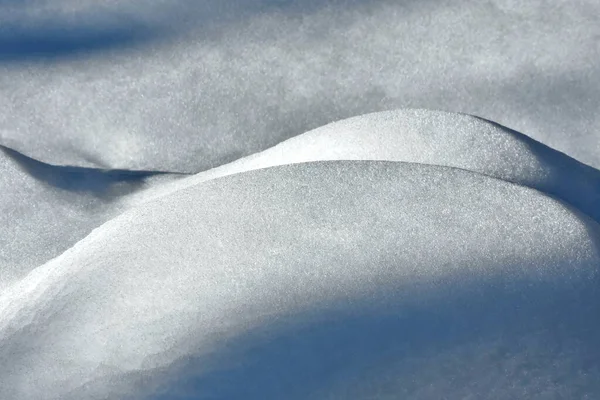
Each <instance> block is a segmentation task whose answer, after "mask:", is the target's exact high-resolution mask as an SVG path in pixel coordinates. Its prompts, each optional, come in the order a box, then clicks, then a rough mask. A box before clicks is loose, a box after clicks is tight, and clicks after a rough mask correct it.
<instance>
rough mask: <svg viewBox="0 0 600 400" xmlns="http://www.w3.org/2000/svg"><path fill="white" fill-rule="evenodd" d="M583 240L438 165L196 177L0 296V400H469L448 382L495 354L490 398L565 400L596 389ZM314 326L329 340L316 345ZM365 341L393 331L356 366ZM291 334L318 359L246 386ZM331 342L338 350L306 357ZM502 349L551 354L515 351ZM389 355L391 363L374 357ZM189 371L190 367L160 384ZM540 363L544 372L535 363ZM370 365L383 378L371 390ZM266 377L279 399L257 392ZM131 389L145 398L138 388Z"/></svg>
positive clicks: (548, 203) (531, 200) (574, 221)
mask: <svg viewBox="0 0 600 400" xmlns="http://www.w3.org/2000/svg"><path fill="white" fill-rule="evenodd" d="M598 233H599V232H598V226H597V224H596V223H595V222H594V221H592V220H590V219H589V218H587V217H585V216H584V215H583V214H581V213H577V212H574V211H572V210H569V209H568V208H566V207H565V206H564V205H562V204H561V203H560V202H558V201H556V200H552V199H550V198H548V197H547V196H544V195H543V194H541V193H539V192H537V191H534V190H531V189H527V188H524V187H522V186H517V185H514V184H509V183H507V182H505V181H501V180H496V179H493V178H489V177H485V176H483V175H480V174H475V173H471V172H466V171H462V170H457V169H449V168H446V167H434V166H426V165H419V164H408V163H390V162H374V161H371V162H368V161H335V162H321V163H307V164H297V165H292V166H283V167H274V168H269V169H263V170H259V171H253V172H248V173H244V174H238V175H234V176H230V177H226V178H221V179H216V180H212V181H209V182H206V183H204V184H199V185H194V186H191V187H189V188H186V189H183V190H181V191H178V192H175V193H173V194H171V195H168V196H165V197H163V198H161V199H158V200H156V201H153V202H150V203H147V204H146V205H142V206H139V207H137V208H134V209H132V210H130V211H128V212H125V213H124V214H122V215H121V216H119V217H117V218H115V219H113V220H111V221H110V222H108V223H106V224H104V225H103V226H101V227H100V228H98V229H96V230H95V231H94V232H93V233H92V234H91V235H90V236H88V237H87V238H86V239H84V240H83V241H81V242H80V243H78V244H77V245H76V246H74V247H73V248H71V249H70V250H68V251H67V252H65V253H64V254H63V255H61V256H59V257H58V258H56V259H54V260H52V261H50V262H49V263H47V264H45V265H44V266H41V267H39V268H37V269H36V270H35V271H34V272H33V273H32V274H30V275H29V276H27V277H26V278H25V279H23V280H22V281H21V282H19V283H18V284H17V285H15V286H14V287H13V288H11V289H10V290H9V291H7V292H6V293H3V295H2V298H1V300H0V304H3V305H4V307H3V309H2V310H1V311H0V312H1V314H2V315H3V317H4V318H3V320H2V325H1V327H0V329H1V332H2V333H1V335H2V342H3V347H2V349H3V354H2V357H3V358H5V357H10V360H11V362H10V363H6V364H4V365H3V366H2V370H1V372H0V373H1V374H2V376H3V377H5V379H3V381H4V382H6V384H5V386H4V387H3V392H2V397H3V398H36V397H41V396H42V394H43V396H44V397H45V398H61V399H62V398H88V397H89V398H94V397H96V396H101V395H102V396H104V395H105V394H107V393H108V394H110V395H112V396H114V397H115V398H121V396H123V394H124V393H125V394H129V393H132V391H133V392H135V391H136V390H137V391H139V392H138V393H140V392H141V393H144V394H147V393H145V392H146V391H147V390H151V389H152V386H153V385H154V384H157V383H162V385H161V386H160V389H162V390H169V389H171V387H170V386H169V382H172V380H173V379H175V382H174V383H172V385H173V386H172V387H177V388H179V389H178V390H184V391H188V390H191V389H188V388H187V387H186V385H185V384H182V383H180V382H178V381H177V380H182V381H184V382H189V381H190V380H191V381H192V382H201V384H198V385H194V384H192V385H190V386H192V388H193V389H194V390H196V391H197V392H198V393H197V395H198V396H200V397H199V398H201V397H202V396H208V397H210V396H216V397H217V398H242V397H245V396H244V395H243V394H244V393H246V390H249V392H247V393H248V395H249V396H250V398H259V397H262V398H281V397H283V396H286V393H290V396H291V397H292V398H294V396H296V397H301V396H302V395H304V396H307V397H304V398H314V397H313V395H314V396H328V395H329V393H330V392H331V393H334V394H335V393H338V391H341V393H344V392H346V391H348V390H351V391H352V390H354V389H352V387H353V386H358V387H359V389H360V390H366V391H367V393H368V395H371V396H372V395H374V393H378V392H379V391H380V390H384V391H385V385H384V386H381V385H378V384H377V383H378V382H379V381H380V380H385V379H390V378H393V385H392V387H391V389H389V390H391V392H390V393H388V395H392V394H393V393H395V390H396V388H397V387H402V386H403V382H405V381H406V382H410V381H411V379H415V378H414V377H416V379H417V380H423V381H425V382H427V381H428V380H430V379H443V380H452V379H453V378H454V375H453V374H452V373H450V375H446V376H444V377H443V378H442V377H440V376H436V375H437V374H441V373H443V371H445V370H446V369H450V370H451V371H452V370H454V371H455V372H454V373H455V374H458V376H457V378H460V379H459V382H462V383H459V382H456V383H455V386H453V385H451V384H450V385H449V384H448V383H447V384H445V385H441V386H439V387H438V388H437V390H434V393H438V394H439V393H440V391H442V390H443V391H444V392H446V391H450V392H449V393H454V396H455V397H458V396H459V394H460V393H461V391H463V390H464V387H463V384H471V383H472V384H475V385H476V386H477V385H481V386H482V390H484V389H485V388H486V387H487V386H486V385H485V384H484V383H483V382H481V380H482V379H485V380H486V381H487V380H490V379H493V378H494V375H493V373H492V372H486V373H482V374H478V373H477V371H475V372H472V373H470V374H469V373H467V374H466V375H467V376H460V375H462V374H463V373H464V372H461V370H460V369H457V368H455V367H452V366H453V365H454V366H455V365H459V364H462V363H464V362H468V361H470V360H471V358H475V360H474V362H475V363H482V362H485V361H482V360H480V359H478V357H484V358H485V357H488V356H487V355H485V354H482V355H476V354H472V352H476V350H475V349H476V348H480V347H481V346H483V347H484V348H486V351H487V352H498V353H499V354H495V355H494V357H496V359H494V361H493V363H492V367H493V370H494V371H502V370H503V369H504V368H509V369H516V370H513V371H511V373H512V374H513V376H512V379H511V384H512V385H514V387H513V388H512V389H511V390H510V391H509V392H507V393H521V394H524V393H527V392H528V391H530V392H531V391H536V390H542V389H544V390H546V389H547V388H546V387H545V386H546V384H547V382H548V381H550V382H553V381H557V382H556V383H555V389H556V390H561V391H563V392H565V393H567V394H569V395H570V396H567V397H578V395H580V394H582V393H583V394H585V393H594V391H595V390H597V389H596V387H597V382H598V378H600V377H598V376H597V372H594V370H589V365H588V364H586V359H587V357H588V354H589V351H590V349H595V348H597V339H596V338H597V336H596V335H591V332H590V331H589V329H591V328H593V329H597V326H595V325H597V324H595V323H590V321H593V316H594V315H595V313H597V312H598V298H597V292H596V287H597V284H598V274H597V272H598V265H600V264H599V261H600V257H599V254H598V249H597V247H596V246H597V242H596V240H597V238H598ZM440 304H446V305H445V306H444V307H442V308H441V309H438V308H439V307H440ZM484 304H485V305H486V307H484V306H483V305H484ZM446 307H447V308H446ZM462 308H466V310H465V312H464V313H461V312H460V311H459V309H462ZM365 318H366V319H367V321H371V323H369V322H367V321H364V319H365ZM395 318H398V319H399V321H394V319H395ZM390 319H391V320H390ZM444 319H446V323H448V324H451V326H447V327H444V324H443V323H442V321H443V320H444ZM355 320H357V321H355ZM361 320H363V321H361ZM413 320H414V321H415V324H416V326H412V327H410V328H409V327H408V324H411V321H413ZM319 321H328V322H327V324H329V323H331V324H333V325H334V327H327V326H326V327H325V328H323V329H325V331H324V332H319V329H320V328H319V326H320V323H319ZM402 321H406V324H407V325H406V326H405V325H404V323H402ZM355 324H358V327H357V326H356V325H355ZM365 324H366V325H367V326H368V325H373V328H370V329H377V328H379V329H385V330H387V329H392V330H393V332H379V333H376V335H383V337H385V341H386V342H385V346H383V344H380V345H382V347H381V348H375V349H373V351H375V353H372V352H371V351H365V352H363V351H362V350H360V349H359V350H357V351H356V352H355V349H354V346H356V345H358V343H356V340H358V339H357V338H356V337H355V335H358V336H359V337H360V338H363V339H364V340H368V339H367V338H368V335H367V334H366V333H365V332H361V330H362V329H369V328H365V327H364V325H365ZM380 324H383V325H382V326H381V327H380V326H379V325H380ZM388 324H390V325H391V326H390V327H388V326H387V325H388ZM438 324H439V325H438ZM444 329H449V330H450V331H451V332H444ZM305 330H308V332H307V333H306V334H307V335H308V337H307V338H305V339H304V340H306V341H307V342H308V343H303V344H301V345H300V346H305V347H307V348H308V349H310V350H313V351H314V350H316V349H320V350H321V351H320V352H318V353H316V354H302V353H300V354H296V352H297V351H299V349H293V348H292V349H289V348H288V349H285V350H282V351H284V352H285V353H284V354H287V357H284V356H283V355H281V354H274V355H272V357H275V360H273V363H272V364H270V365H261V367H262V368H266V369H267V370H266V371H263V372H261V371H254V372H253V367H252V363H254V362H257V363H259V364H260V363H265V362H267V360H262V359H259V360H253V357H254V356H256V357H259V358H260V357H262V356H261V354H258V355H254V353H253V352H254V351H258V352H259V353H261V352H266V353H267V355H266V356H265V357H269V355H268V353H269V352H270V351H272V350H270V349H269V347H270V346H271V345H273V346H278V343H277V342H278V340H280V339H279V337H280V336H283V337H284V338H283V339H281V340H288V339H286V338H287V336H288V335H292V337H293V336H294V335H295V333H294V332H297V333H296V334H303V333H302V332H304V331H305ZM312 330H316V332H313V333H311V332H312ZM355 330H356V331H355ZM438 330H441V331H440V332H438ZM556 330H558V333H557V332H556ZM338 331H341V332H342V335H341V337H340V338H339V339H340V340H350V343H353V344H354V346H352V345H350V346H348V347H347V348H345V349H344V348H340V347H339V346H335V345H334V346H333V347H332V348H331V349H329V347H327V346H325V348H321V346H322V345H321V344H320V341H327V342H335V341H336V340H337V339H336V335H337V332H338ZM392 333H394V334H393V335H392ZM312 334H314V335H315V337H314V338H313V339H312V340H314V341H315V343H311V342H310V341H311V335H312ZM365 335H367V336H366V337H365ZM346 336H348V338H347V337H346ZM428 336H430V337H431V338H430V339H427V337H428ZM438 337H440V340H439V342H438V340H437V338H438ZM517 338H519V341H520V340H523V341H528V340H531V341H534V342H535V343H546V342H548V343H549V345H548V348H545V347H543V346H540V347H541V348H535V349H533V350H532V353H531V354H530V353H529V346H525V347H524V348H522V349H519V348H518V346H517V348H514V345H513V343H514V342H513V341H514V340H516V339H517ZM291 340H292V342H293V341H294V339H293V338H292V339H291ZM422 340H424V341H425V342H424V343H422V342H421V341H422ZM427 340H431V344H430V345H431V346H433V347H434V348H435V347H437V346H442V348H443V353H442V354H438V355H435V356H432V357H433V359H436V358H437V357H444V356H445V357H449V360H447V361H444V362H441V363H439V364H438V365H436V367H435V368H433V367H432V366H430V365H428V364H429V363H431V362H434V361H433V360H430V359H429V358H430V357H428V356H427V355H426V354H427V351H426V349H427V348H428V347H429V343H428V342H427ZM556 341H559V342H558V343H555V342H556ZM582 341H583V342H582ZM413 343H414V345H415V346H416V348H415V349H414V350H410V349H411V348H412V346H413ZM255 346H258V347H259V349H258V350H255ZM361 346H363V345H359V347H361ZM364 346H367V347H370V346H372V345H368V344H365V345H364ZM506 346H509V349H508V350H507V354H502V352H503V351H504V350H502V349H503V348H504V347H506ZM556 346H558V348H557V347H556ZM594 346H596V347H594ZM407 347H408V350H407ZM277 348H278V349H280V350H281V348H279V347H277ZM300 348H302V347H300ZM586 348H587V351H584V349H586ZM17 349H19V351H16V350H17ZM388 350H391V351H394V352H395V351H397V352H400V353H401V354H403V357H397V358H392V359H386V357H385V356H384V355H385V354H386V352H387V351H388ZM330 352H332V353H333V354H332V355H331V357H334V360H330V361H327V362H328V363H329V362H331V363H333V365H332V367H335V368H336V369H335V371H333V370H332V371H326V373H327V374H328V375H329V374H332V375H333V376H332V377H331V378H330V379H319V378H320V374H318V373H317V371H318V370H319V369H318V367H315V368H317V370H315V371H313V370H312V369H311V368H310V367H311V366H315V365H318V363H319V362H320V360H321V359H323V360H328V357H330V355H329V353H330ZM345 352H348V353H350V354H340V353H345ZM405 352H406V354H404V353H405ZM422 352H425V354H423V353H422ZM448 353H449V354H448ZM465 353H466V354H465ZM190 356H192V357H194V358H197V360H196V361H195V362H196V363H197V365H196V366H195V367H193V368H192V367H190V368H186V367H183V368H182V369H181V370H177V369H176V366H177V365H178V363H182V364H183V365H185V364H186V362H187V361H188V358H189V357H190ZM405 357H406V358H407V360H406V361H405V360H404V358H405ZM248 358H249V360H248ZM413 358H416V359H417V360H413ZM547 358H549V359H552V360H556V362H557V365H554V366H553V367H552V368H543V365H538V364H539V363H540V362H541V360H544V359H547ZM296 359H299V362H301V363H303V364H302V365H299V366H296V364H295V363H296V361H295V360H296ZM515 360H516V361H515ZM246 362H248V363H250V365H248V366H245V363H246ZM413 362H416V363H417V365H418V364H420V363H425V366H423V367H422V368H423V369H422V370H421V369H414V368H412V367H409V365H412V363H413ZM488 362H489V361H488ZM513 362H516V363H518V364H519V366H514V365H512V363H513ZM240 363H241V364H240ZM278 363H282V364H283V365H279V364H278ZM288 363H289V365H291V367H290V368H291V370H292V371H294V370H296V368H300V369H301V370H300V371H298V372H299V374H298V375H297V376H296V375H293V374H292V373H291V372H289V371H285V368H287V366H286V365H287V364H288ZM372 363H375V366H376V367H377V368H378V369H381V368H383V370H384V371H383V372H382V373H381V374H374V376H371V375H372V373H371V364H372ZM388 363H389V364H390V365H388ZM406 363H409V364H406ZM529 363H532V364H534V365H535V368H533V369H531V370H528V371H527V372H525V371H520V370H519V369H523V368H525V367H524V366H523V365H525V366H526V365H528V364H529ZM49 367H50V368H49ZM278 368H283V369H284V371H282V372H280V373H277V372H274V374H275V376H278V375H279V374H281V375H282V379H285V380H286V382H281V381H278V380H277V379H267V378H268V376H260V374H261V373H264V374H269V373H270V371H273V370H275V371H276V370H277V369H278ZM432 368H433V370H432ZM173 369H175V370H176V371H173ZM240 369H241V371H240ZM407 369H408V371H410V372H408V371H407ZM228 370H231V371H228ZM386 371H387V372H386ZM228 372H229V373H228ZM495 373H499V372H495ZM567 373H568V374H572V376H571V377H570V378H569V377H568V376H567V377H565V378H562V377H563V375H564V374H567ZM254 374H258V376H256V377H255V375H254ZM389 374H392V376H389ZM430 374H433V375H434V376H433V377H431V376H429V375H430ZM489 374H492V376H490V375H489ZM528 374H533V377H531V378H530V377H529V376H528ZM579 374H584V375H585V376H584V377H583V378H582V377H580V376H579ZM154 375H157V376H158V377H153V376H154ZM189 375H192V377H189ZM328 375H327V376H328ZM344 376H346V379H344ZM413 376H414V377H413ZM159 377H162V380H161V379H160V378H159ZM250 378H254V380H252V379H250ZM334 378H335V379H334ZM338 378H339V379H338ZM363 378H364V380H366V381H364V382H363ZM559 378H560V379H559ZM238 379H239V380H240V381H239V382H237V381H236V380H238ZM561 379H564V381H562V380H561ZM140 380H141V381H144V382H150V383H152V385H150V386H147V385H143V386H142V387H141V388H136V386H135V384H136V383H139V381H140ZM247 380H248V381H247ZM82 383H87V385H86V386H83V387H80V386H79V385H81V384H82ZM234 383H235V384H234ZM246 384H247V385H250V388H249V389H246V387H245V386H243V385H246ZM257 384H258V385H259V387H256V388H253V387H252V385H257ZM131 385H133V386H134V388H133V389H132V388H131ZM373 385H374V387H373ZM448 385H449V386H448ZM495 385H498V383H495V384H494V385H492V386H491V387H495ZM409 386H410V385H409ZM409 386H407V387H406V390H409V388H410V387H409ZM165 388H166V389H165ZM488 389H489V388H488ZM373 390H375V392H373ZM415 390H417V392H418V391H419V390H422V388H416V389H415ZM452 390H454V392H452ZM169 393H170V392H169ZM261 393H262V395H261ZM321 393H322V394H321ZM407 394H410V393H407ZM173 396H175V395H174V394H169V396H168V397H169V398H174V397H173ZM252 396H255V397H252ZM339 396H341V397H339V398H344V397H345V395H343V394H342V395H339ZM367 397H368V396H367V394H365V395H364V397H363V398H367ZM434 397H437V396H434ZM325 398H326V397H325ZM417 398H418V397H417Z"/></svg>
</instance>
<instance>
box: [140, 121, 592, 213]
mask: <svg viewBox="0 0 600 400" xmlns="http://www.w3.org/2000/svg"><path fill="white" fill-rule="evenodd" d="M328 160H373V161H376V160H382V161H404V162H412V163H419V164H426V165H439V166H447V167H455V168H459V169H464V170H468V171H472V172H477V173H481V174H483V175H487V176H490V177H494V178H497V179H501V180H505V181H507V182H512V183H515V184H519V185H523V186H527V187H530V188H532V189H536V190H538V191H540V192H543V193H546V194H548V195H550V196H553V197H555V198H558V199H560V200H563V201H564V202H566V203H568V204H570V205H572V206H573V207H575V208H577V209H578V210H580V211H581V212H583V213H584V214H587V215H588V216H590V217H591V218H593V219H594V220H595V221H597V222H598V221H600V171H598V170H596V169H595V168H592V167H590V166H587V165H585V164H583V163H580V162H579V161H577V160H575V159H573V158H571V157H569V156H567V155H566V154H563V153H561V152H558V151H556V150H553V149H551V148H550V147H547V146H545V145H544V144H542V143H540V142H537V141H535V140H534V139H532V138H530V137H528V136H526V135H524V134H522V133H520V132H517V131H514V130H511V129H509V128H507V127H504V126H502V125H500V124H497V123H495V122H492V121H488V120H485V119H483V118H480V117H476V116H472V115H468V114H460V113H449V112H444V111H434V110H425V109H400V110H393V111H386V112H377V113H372V114H365V115H361V116H357V117H353V118H349V119H345V120H341V121H337V122H333V123H331V124H328V125H325V126H323V127H320V128H317V129H315V130H312V131H309V132H307V133H304V134H302V135H298V136H296V137H294V138H291V139H288V140H286V141H284V142H282V143H279V144H278V145H276V146H274V147H272V148H269V149H267V150H264V151H262V152H259V153H256V154H253V155H250V156H248V157H244V158H242V159H240V160H237V161H234V162H232V163H229V164H226V165H222V166H219V167H216V168H213V169H210V170H207V171H204V172H201V173H198V174H196V175H193V176H190V177H188V178H184V179H182V180H180V181H176V182H173V183H167V184H165V185H164V186H161V187H157V188H155V189H150V190H149V191H148V197H149V199H153V198H156V197H160V196H162V195H164V194H166V193H172V192H173V191H176V190H178V189H179V188H182V187H184V186H187V185H193V184H198V183H201V182H204V181H207V180H210V179H215V178H218V177H222V176H226V175H230V174H234V173H242V172H245V171H249V170H253V169H260V168H265V167H270V166H276V165H286V164H293V163H301V162H309V161H328Z"/></svg>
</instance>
